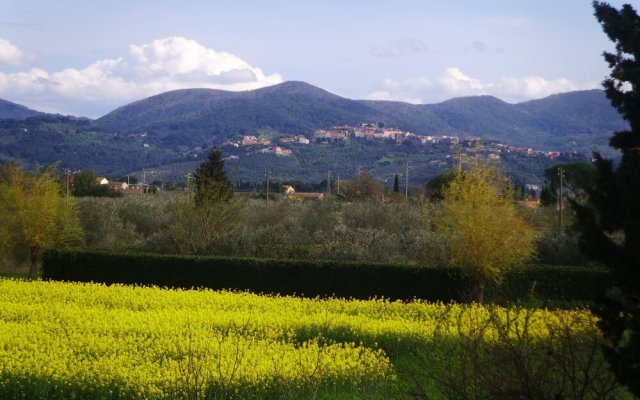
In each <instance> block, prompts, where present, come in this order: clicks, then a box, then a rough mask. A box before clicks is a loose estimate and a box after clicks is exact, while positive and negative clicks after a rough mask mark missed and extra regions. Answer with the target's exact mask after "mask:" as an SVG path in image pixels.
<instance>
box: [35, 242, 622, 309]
mask: <svg viewBox="0 0 640 400" xmlns="http://www.w3.org/2000/svg"><path fill="white" fill-rule="evenodd" d="M43 278H44V279H50V280H62V281H81V282H90V281H92V282H101V283H106V284H112V283H122V284H138V285H156V286H164V287H179V288H198V287H205V288H211V289H231V290H249V291H252V292H255V293H278V294H283V295H299V296H307V297H316V296H321V297H324V296H338V297H346V298H359V299H366V298H371V297H384V298H389V299H401V300H409V299H413V298H418V299H424V300H430V301H444V302H447V301H451V300H455V301H461V300H466V299H468V295H467V294H468V293H470V292H471V290H470V289H471V285H470V282H469V281H468V280H466V279H464V277H463V276H462V274H460V271H459V270H455V269H452V268H431V267H429V268H427V267H417V266H406V265H387V264H372V263H361V262H339V261H308V260H304V261H301V260H272V259H257V258H235V257H193V256H172V255H158V254H131V253H110V252H100V251H84V250H81V251H74V250H65V251H62V250H52V251H48V252H47V253H46V254H45V257H44V263H43ZM609 282H610V278H609V275H608V273H607V272H606V271H604V270H602V269H597V268H585V267H580V268H577V267H551V266H527V267H523V268H519V269H517V270H514V272H512V273H509V274H508V275H507V276H506V277H505V281H504V283H503V284H502V285H500V286H492V287H491V286H490V287H489V288H488V289H487V291H488V293H487V298H488V299H489V300H497V301H517V300H522V299H527V298H529V296H530V294H531V293H532V292H533V294H534V295H535V296H536V297H537V298H541V299H553V300H563V301H567V300H568V301H572V300H580V301H584V300H586V301H589V300H593V299H594V298H596V297H597V296H598V295H599V294H600V293H601V292H602V291H603V290H604V288H606V287H607V286H608V284H609Z"/></svg>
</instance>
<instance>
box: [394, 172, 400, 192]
mask: <svg viewBox="0 0 640 400" xmlns="http://www.w3.org/2000/svg"><path fill="white" fill-rule="evenodd" d="M393 193H400V179H398V174H396V175H395V177H394V179H393Z"/></svg>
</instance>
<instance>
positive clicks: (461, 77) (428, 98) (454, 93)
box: [366, 67, 600, 104]
mask: <svg viewBox="0 0 640 400" xmlns="http://www.w3.org/2000/svg"><path fill="white" fill-rule="evenodd" d="M598 87H600V85H599V83H598V82H587V83H575V82H572V81H570V80H568V79H566V78H559V79H546V78H543V77H539V76H526V77H521V78H511V77H505V78H501V79H499V80H497V81H495V82H485V81H482V80H480V79H477V78H473V77H471V76H468V75H466V74H465V73H463V72H462V71H461V70H460V69H459V68H456V67H451V68H447V69H446V70H445V71H444V72H443V73H442V75H441V76H440V77H438V78H437V79H430V78H428V77H414V78H409V79H402V80H394V79H385V80H384V81H383V82H381V83H380V85H379V86H378V87H377V88H376V90H375V91H374V92H372V93H370V94H369V95H367V96H366V98H367V99H370V100H393V101H406V102H409V103H414V104H424V103H434V102H440V101H444V100H447V99H450V98H453V97H460V96H478V95H492V96H495V97H498V98H499V99H502V100H504V101H509V102H519V101H526V100H531V99H538V98H542V97H546V96H549V95H552V94H556V93H562V92H570V91H574V90H584V89H594V88H598Z"/></svg>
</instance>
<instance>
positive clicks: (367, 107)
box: [0, 82, 627, 179]
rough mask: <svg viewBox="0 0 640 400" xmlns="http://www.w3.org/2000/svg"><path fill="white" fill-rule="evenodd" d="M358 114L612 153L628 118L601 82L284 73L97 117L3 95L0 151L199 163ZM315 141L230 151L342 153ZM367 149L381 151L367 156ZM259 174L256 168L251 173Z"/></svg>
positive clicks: (78, 161)
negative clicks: (336, 78) (394, 82)
mask: <svg viewBox="0 0 640 400" xmlns="http://www.w3.org/2000/svg"><path fill="white" fill-rule="evenodd" d="M362 122H377V123H382V124H384V125H385V126H387V127H395V128H399V129H401V130H404V131H409V132H413V133H415V134H419V135H457V136H460V137H467V136H475V137H479V138H481V139H483V140H492V141H499V142H501V143H505V144H508V145H512V146H522V147H531V148H534V149H538V150H546V151H563V152H579V153H582V154H583V155H584V156H588V155H589V154H590V153H591V152H592V151H594V150H595V151H601V152H604V153H605V154H606V155H611V154H614V153H613V152H612V150H611V149H610V148H609V147H608V139H609V137H610V136H611V134H612V133H613V132H615V131H618V130H623V129H626V128H627V124H626V123H625V121H624V120H623V119H622V118H621V117H620V116H619V114H618V113H617V112H616V110H615V109H614V108H613V107H612V106H611V105H610V104H609V102H608V100H607V99H606V97H605V95H604V92H603V91H601V90H588V91H577V92H569V93H562V94H557V95H553V96H549V97H546V98H543V99H540V100H532V101H527V102H522V103H518V104H510V103H506V102H504V101H502V100H500V99H497V98H495V97H492V96H474V97H461V98H455V99H451V100H448V101H445V102H442V103H438V104H427V105H416V104H408V103H402V102H391V101H373V100H351V99H346V98H343V97H340V96H337V95H334V94H332V93H329V92H327V91H325V90H323V89H320V88H317V87H314V86H312V85H309V84H307V83H304V82H285V83H282V84H279V85H275V86H271V87H266V88H262V89H257V90H252V91H245V92H228V91H222V90H213V89H186V90H177V91H171V92H166V93H162V94H159V95H156V96H152V97H149V98H146V99H143V100H139V101H136V102H133V103H131V104H128V105H125V106H123V107H120V108H118V109H116V110H114V111H112V112H110V113H108V114H106V115H105V116H103V117H101V118H98V119H96V120H88V119H85V118H76V117H64V116H60V115H51V114H44V113H40V112H38V111H34V110H30V109H28V108H26V107H23V106H20V105H18V104H15V103H11V102H8V101H4V100H0V159H14V160H19V161H22V162H23V163H26V164H28V165H37V164H38V163H49V162H54V161H61V163H62V165H63V166H65V167H68V168H71V169H80V168H93V169H95V170H96V171H97V172H99V173H102V174H124V173H128V172H130V171H134V170H140V169H142V168H143V167H144V168H150V167H155V168H158V167H161V166H167V165H176V164H180V163H185V162H192V163H193V162H194V159H197V157H198V153H199V152H201V151H202V150H203V149H207V148H210V147H212V146H222V145H223V144H224V143H225V142H227V141H229V140H234V139H238V138H241V137H242V136H244V135H257V136H259V135H263V136H267V137H270V138H272V139H276V138H278V137H281V136H286V135H293V134H296V135H297V134H302V135H306V136H307V137H310V136H311V135H312V134H313V132H314V131H315V130H317V129H326V128H329V127H331V126H334V125H356V124H358V123H362ZM312 147H313V148H314V150H309V148H305V149H304V150H301V151H300V152H299V153H298V154H296V155H294V158H296V157H297V159H296V160H295V162H292V161H288V162H286V163H284V164H283V161H282V158H269V157H267V158H265V157H266V156H264V155H260V154H253V153H252V154H248V153H247V154H244V153H243V154H238V153H237V152H235V151H234V152H233V154H234V155H236V156H237V157H241V156H242V157H245V156H247V157H248V156H251V157H253V158H252V161H251V163H250V164H249V165H245V166H244V168H243V167H242V166H239V167H238V169H239V170H240V171H249V170H251V169H255V168H259V167H260V166H261V165H262V164H260V163H265V168H266V167H268V165H267V164H269V162H272V161H273V160H277V162H276V164H277V165H284V166H283V167H282V168H293V167H292V166H301V165H306V166H308V165H315V168H316V169H317V170H318V171H320V170H323V169H325V170H326V169H332V164H331V162H332V158H333V157H338V156H336V154H337V153H338V151H337V150H332V151H328V150H327V149H323V150H321V148H320V146H312ZM401 149H404V148H402V147H398V146H396V147H395V148H394V147H388V148H387V147H384V146H383V147H381V148H377V150H375V151H374V150H373V147H371V146H370V147H362V146H360V145H358V146H355V145H354V146H352V147H347V148H344V146H343V148H341V149H340V152H342V153H341V155H340V156H339V157H342V158H344V159H345V160H344V162H343V163H342V164H340V165H341V166H342V168H343V169H346V168H352V169H355V168H360V167H365V168H366V167H367V164H366V163H371V162H374V163H376V162H377V161H379V160H380V159H382V158H384V159H385V160H386V159H395V160H396V162H397V163H398V164H400V163H401V162H402V160H403V159H404V158H403V156H402V154H400V153H402V152H401V151H400V150H401ZM404 150H407V151H409V149H408V148H406V149H404ZM443 151H444V150H443ZM447 151H449V152H451V149H448V150H447ZM350 152H351V153H350ZM367 152H374V153H376V152H377V153H376V154H375V155H372V156H371V159H369V156H368V155H367ZM414 152H415V151H414ZM356 153H357V154H359V156H355V154H356ZM378 153H379V154H378ZM352 154H353V156H350V155H352ZM389 155H391V156H389ZM274 157H275V156H274ZM327 157H328V158H329V159H327ZM385 157H386V158H385ZM415 157H416V158H415V159H416V160H418V159H419V158H418V156H417V155H415ZM245 158H246V157H245ZM303 158H304V159H303ZM316 158H323V159H322V160H320V161H318V160H316ZM256 160H261V161H256ZM269 160H271V161H269ZM407 160H408V159H407ZM412 160H414V159H412ZM333 161H335V160H333ZM273 162H275V161H273ZM349 162H351V163H352V164H353V163H358V165H350V164H349ZM412 162H413V161H412ZM232 163H233V162H232ZM361 163H364V165H362V164H361ZM379 164H380V163H378V164H375V165H379ZM541 165H542V164H540V165H539V167H538V168H537V169H536V173H538V172H539V169H540V167H541ZM372 168H374V167H372ZM259 169H260V170H262V168H259ZM302 170H303V171H305V170H306V169H304V168H303V169H302ZM334 170H335V168H334ZM318 173H320V172H318ZM384 173H388V171H387V170H385V172H384ZM426 175H428V174H426ZM256 176H258V175H256V172H255V171H254V172H253V173H252V174H251V177H252V178H253V179H255V177H256ZM246 179H249V177H247V178H246Z"/></svg>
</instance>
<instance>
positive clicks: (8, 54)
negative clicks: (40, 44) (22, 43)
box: [0, 38, 34, 66]
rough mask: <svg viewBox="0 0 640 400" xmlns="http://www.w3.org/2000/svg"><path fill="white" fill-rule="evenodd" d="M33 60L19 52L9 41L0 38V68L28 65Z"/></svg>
mask: <svg viewBox="0 0 640 400" xmlns="http://www.w3.org/2000/svg"><path fill="white" fill-rule="evenodd" d="M33 61H34V58H33V57H32V56H31V55H29V54H27V53H25V52H24V51H22V50H20V49H19V48H18V47H16V46H15V45H14V44H13V43H11V42H10V41H8V40H6V39H3V38H0V66H2V65H14V66H16V65H24V64H30V63H31V62H33Z"/></svg>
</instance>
